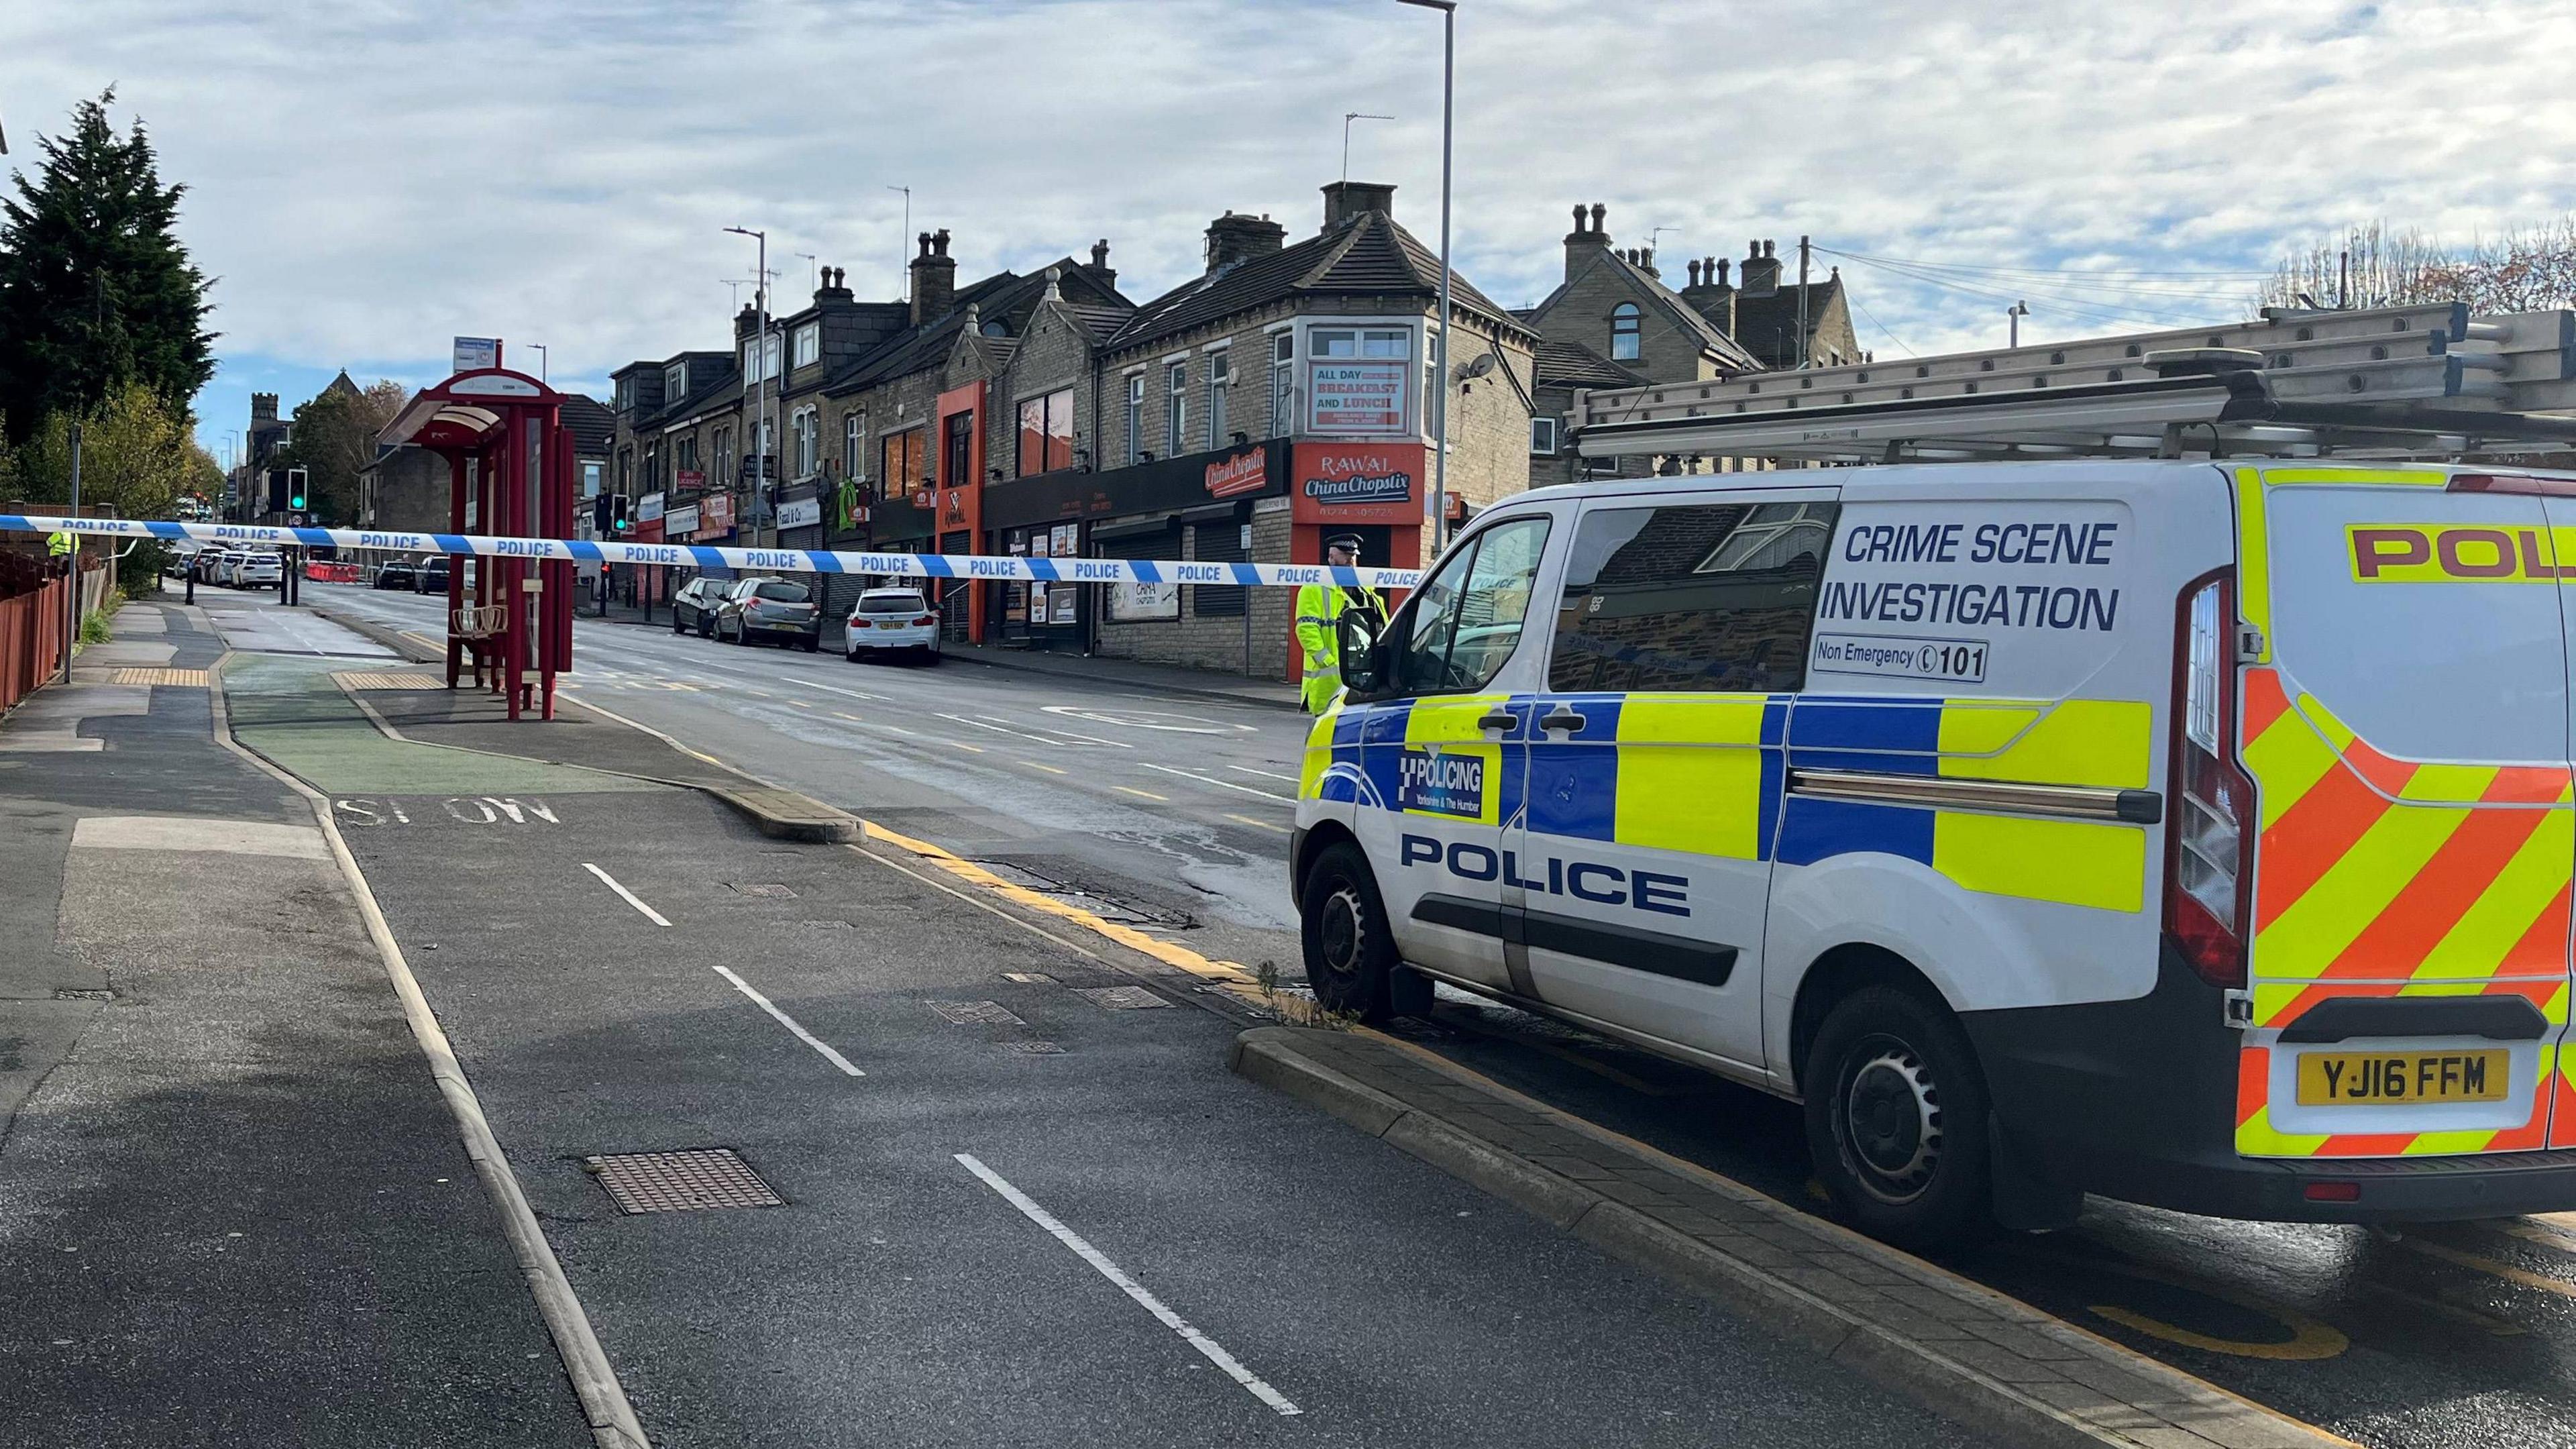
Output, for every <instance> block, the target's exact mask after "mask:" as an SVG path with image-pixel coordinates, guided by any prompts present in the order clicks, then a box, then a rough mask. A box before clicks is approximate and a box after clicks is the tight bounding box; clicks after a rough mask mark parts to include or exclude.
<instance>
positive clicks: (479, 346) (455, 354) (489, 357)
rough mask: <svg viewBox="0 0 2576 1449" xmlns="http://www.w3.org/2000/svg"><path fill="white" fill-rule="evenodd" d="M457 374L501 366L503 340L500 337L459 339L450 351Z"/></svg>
mask: <svg viewBox="0 0 2576 1449" xmlns="http://www.w3.org/2000/svg"><path fill="white" fill-rule="evenodd" d="M450 354H451V357H450V360H451V361H452V362H453V363H454V366H453V367H452V368H451V369H450V370H451V371H455V372H480V371H482V370H483V369H484V368H487V367H499V366H500V365H501V339H500V338H498V337H459V338H457V339H456V342H455V346H454V347H453V348H451V349H450Z"/></svg>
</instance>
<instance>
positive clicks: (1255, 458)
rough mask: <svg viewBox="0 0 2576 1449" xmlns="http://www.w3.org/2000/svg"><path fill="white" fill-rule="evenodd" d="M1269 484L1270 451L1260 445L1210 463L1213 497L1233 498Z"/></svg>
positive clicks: (1209, 470)
mask: <svg viewBox="0 0 2576 1449" xmlns="http://www.w3.org/2000/svg"><path fill="white" fill-rule="evenodd" d="M1268 486H1270V454H1269V452H1268V450H1266V449H1261V448H1247V449H1245V450H1244V451H1243V452H1240V453H1229V454H1227V455H1226V456H1224V457H1222V458H1219V459H1217V460H1216V461H1215V462H1213V463H1210V464H1208V465H1207V491H1208V496H1209V497H1210V498H1234V497H1237V496H1240V495H1242V494H1245V493H1258V492H1260V491H1261V490H1262V489H1264V488H1266V487H1268Z"/></svg>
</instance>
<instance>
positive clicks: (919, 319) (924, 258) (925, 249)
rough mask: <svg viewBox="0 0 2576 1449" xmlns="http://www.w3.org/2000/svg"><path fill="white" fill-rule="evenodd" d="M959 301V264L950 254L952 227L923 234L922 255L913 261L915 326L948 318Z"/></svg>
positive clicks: (913, 311) (913, 313) (913, 321)
mask: <svg viewBox="0 0 2576 1449" xmlns="http://www.w3.org/2000/svg"><path fill="white" fill-rule="evenodd" d="M956 299H957V263H956V262H955V261H954V260H952V259H951V258H950V257H949V255H948V228H946V227H944V226H943V227H941V228H940V229H939V230H937V231H935V232H928V231H926V232H923V233H922V234H921V255H919V256H917V257H914V258H913V259H912V325H913V326H915V327H918V326H920V325H921V324H923V323H924V322H932V321H936V320H938V319H939V318H941V317H945V316H947V315H948V308H949V305H950V304H951V303H953V302H955V301H956Z"/></svg>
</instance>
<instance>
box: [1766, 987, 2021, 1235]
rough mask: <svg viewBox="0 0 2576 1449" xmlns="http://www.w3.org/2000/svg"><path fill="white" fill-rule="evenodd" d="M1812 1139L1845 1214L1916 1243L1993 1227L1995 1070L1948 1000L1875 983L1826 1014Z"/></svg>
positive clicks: (1810, 1077) (1817, 1058)
mask: <svg viewBox="0 0 2576 1449" xmlns="http://www.w3.org/2000/svg"><path fill="white" fill-rule="evenodd" d="M1805 1078H1806V1079H1805V1082H1804V1083H1803V1090H1804V1092H1805V1095H1806V1099H1807V1105H1806V1115H1807V1148H1808V1151H1809V1152H1810V1153H1811V1154H1812V1155H1813V1156H1814V1158H1815V1166H1816V1175H1817V1176H1818V1177H1819V1178H1821V1179H1822V1180H1823V1182H1824V1185H1825V1190H1826V1192H1827V1193H1829V1194H1831V1196H1832V1198H1833V1201H1834V1206H1835V1207H1836V1208H1837V1209H1838V1210H1839V1211H1840V1213H1841V1215H1842V1217H1843V1219H1844V1220H1845V1221H1846V1222H1849V1223H1850V1224H1851V1225H1852V1226H1854V1227H1856V1228H1859V1229H1860V1230H1861V1231H1862V1232H1865V1233H1867V1234H1869V1235H1870V1236H1871V1237H1874V1238H1879V1239H1883V1240H1885V1241H1887V1242H1891V1243H1895V1244H1897V1245H1898V1246H1900V1247H1905V1248H1914V1249H1938V1248H1945V1247H1955V1246H1957V1245H1959V1244H1961V1243H1964V1242H1967V1241H1969V1240H1971V1239H1973V1238H1975V1237H1978V1236H1980V1235H1981V1234H1983V1233H1985V1232H1986V1231H1988V1230H1990V1229H1991V1227H1992V1226H1993V1221H1994V1219H1993V1211H1992V1203H1993V1196H1992V1194H1993V1176H1992V1158H1993V1144H1992V1141H1991V1139H1990V1138H1989V1137H1988V1135H1987V1128H1988V1123H1989V1121H1990V1118H1989V1115H1988V1101H1987V1096H1986V1082H1985V1075H1984V1073H1983V1072H1981V1071H1979V1070H1978V1068H1977V1057H1976V1052H1975V1051H1974V1050H1973V1049H1972V1048H1971V1047H1970V1046H1969V1045H1968V1037H1967V1033H1965V1032H1963V1031H1961V1030H1960V1029H1959V1022H1958V1019H1957V1018H1956V1017H1953V1016H1952V1015H1951V1014H1950V1012H1949V1010H1948V1009H1947V1008H1946V1007H1943V1006H1941V1005H1940V1004H1938V1003H1936V1002H1932V1001H1927V1000H1925V999H1924V998H1923V997H1922V996H1921V995H1919V994H1917V993H1915V992H1912V991H1906V990H1903V989H1900V988H1898V987H1893V986H1869V987H1863V988H1862V989H1861V990H1859V991H1855V992H1853V993H1852V994H1851V995H1849V996H1847V997H1844V998H1843V999H1842V1000H1841V1001H1840V1002H1837V1003H1836V1004H1835V1005H1834V1008H1833V1010H1832V1011H1830V1012H1828V1013H1826V1016H1825V1019H1824V1022H1823V1024H1822V1025H1821V1026H1819V1027H1818V1028H1817V1031H1816V1039H1815V1041H1814V1043H1813V1044H1812V1045H1810V1046H1809V1048H1808V1050H1807V1069H1806V1073H1805Z"/></svg>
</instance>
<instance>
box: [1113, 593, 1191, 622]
mask: <svg viewBox="0 0 2576 1449" xmlns="http://www.w3.org/2000/svg"><path fill="white" fill-rule="evenodd" d="M1179 617H1181V586H1180V585H1178V584H1111V585H1110V586H1109V620H1110V622H1111V623H1114V624H1147V623H1153V622H1155V621H1158V620H1165V619H1177V618H1179Z"/></svg>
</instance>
